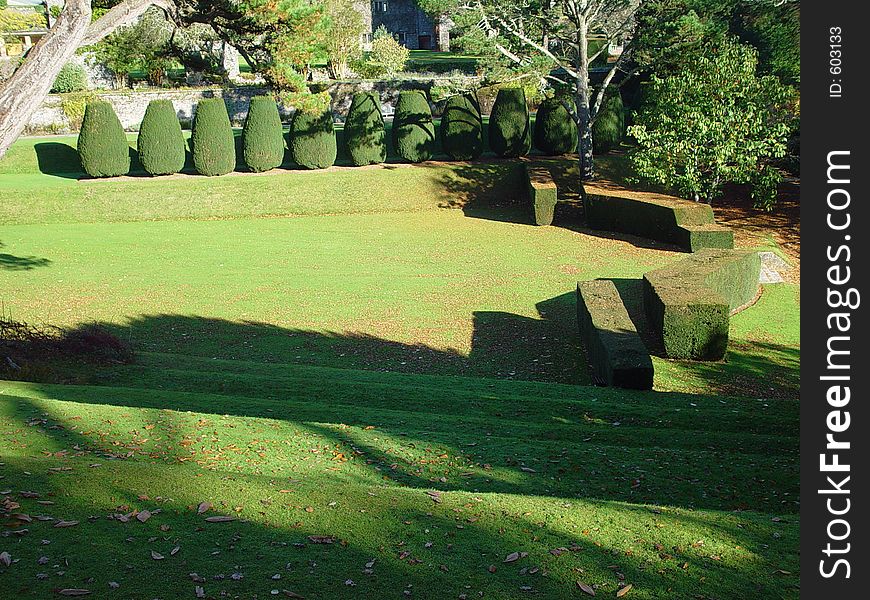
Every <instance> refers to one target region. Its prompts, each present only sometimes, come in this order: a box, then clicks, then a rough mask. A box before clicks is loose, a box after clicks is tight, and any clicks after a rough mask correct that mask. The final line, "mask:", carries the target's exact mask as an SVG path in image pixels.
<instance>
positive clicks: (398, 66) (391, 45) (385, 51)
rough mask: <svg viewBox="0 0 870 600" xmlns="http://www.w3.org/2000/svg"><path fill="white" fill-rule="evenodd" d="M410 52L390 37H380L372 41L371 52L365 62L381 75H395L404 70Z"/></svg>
mask: <svg viewBox="0 0 870 600" xmlns="http://www.w3.org/2000/svg"><path fill="white" fill-rule="evenodd" d="M410 55H411V52H410V50H408V49H407V48H405V47H404V46H402V45H401V44H400V43H399V42H397V41H396V40H395V39H394V38H393V36H391V35H380V36H378V37H376V38H375V39H374V40H373V41H372V51H371V52H370V53H369V56H368V60H367V61H366V62H368V63H369V65H370V66H371V67H372V68H373V69H375V70H376V71H378V72H379V73H380V74H382V75H395V74H396V73H398V72H399V71H402V70H403V69H404V68H405V64H406V63H407V62H408V57H409V56H410Z"/></svg>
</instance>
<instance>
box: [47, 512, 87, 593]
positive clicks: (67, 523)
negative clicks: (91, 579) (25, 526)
mask: <svg viewBox="0 0 870 600" xmlns="http://www.w3.org/2000/svg"><path fill="white" fill-rule="evenodd" d="M78 524H79V522H78V521H58V522H57V523H55V524H54V526H55V527H73V526H75V525H78ZM88 593H89V594H90V592H88Z"/></svg>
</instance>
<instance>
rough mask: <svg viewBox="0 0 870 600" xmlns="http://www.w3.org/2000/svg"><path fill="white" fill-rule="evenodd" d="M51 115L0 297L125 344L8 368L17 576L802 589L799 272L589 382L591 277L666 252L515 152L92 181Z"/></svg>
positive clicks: (339, 589)
mask: <svg viewBox="0 0 870 600" xmlns="http://www.w3.org/2000/svg"><path fill="white" fill-rule="evenodd" d="M49 141H50V142H53V143H59V144H61V145H68V144H69V143H71V142H72V139H59V140H58V139H53V140H45V139H42V140H33V139H30V140H22V141H20V142H19V143H18V144H16V145H15V146H14V147H13V149H12V151H11V152H10V154H9V156H7V157H6V158H5V159H3V160H2V161H0V193H2V194H3V199H4V202H3V203H2V204H0V215H2V216H0V223H2V225H0V243H2V244H3V247H2V248H0V300H2V302H3V306H4V310H5V312H6V314H7V315H10V314H11V316H13V317H14V318H18V319H22V320H27V321H30V322H45V323H52V324H57V325H62V326H65V327H71V328H75V327H78V326H81V325H84V324H86V323H90V322H99V323H102V324H104V325H106V326H107V327H109V328H110V329H111V330H112V331H113V332H114V333H115V334H116V335H118V336H119V337H121V338H122V339H124V340H128V341H129V342H130V343H131V344H132V345H133V346H134V348H135V349H136V351H137V357H136V361H135V362H134V363H133V364H131V365H116V366H108V367H107V366H99V367H97V366H95V365H83V366H82V365H68V364H64V365H60V364H58V365H56V366H55V367H54V368H51V369H48V370H47V371H46V370H44V369H43V370H39V371H33V372H27V371H26V365H25V373H24V374H25V376H29V379H31V381H30V382H13V381H0V456H2V458H0V491H2V492H4V494H3V495H2V497H0V503H5V504H0V507H3V508H0V510H4V509H5V512H4V513H0V514H5V516H4V517H0V518H2V519H3V520H4V521H5V523H4V524H6V525H9V527H6V528H4V535H3V537H0V552H3V551H6V552H9V554H10V557H11V559H12V561H13V562H12V564H11V565H10V566H9V567H4V566H2V565H0V597H6V596H9V597H16V598H17V597H22V598H45V597H52V596H54V595H56V594H57V593H58V591H59V590H62V589H71V588H72V589H75V588H80V589H87V590H89V591H90V592H91V595H90V597H98V598H103V597H105V598H142V599H146V600H147V599H152V598H181V597H196V593H197V591H196V588H197V586H200V587H202V593H203V594H204V595H205V596H206V597H213V598H218V597H234V598H265V597H272V596H273V595H277V596H278V597H294V596H292V595H291V594H297V595H299V596H304V597H306V598H328V599H331V598H393V597H395V598H405V597H412V598H414V597H416V598H460V597H465V598H475V597H481V595H482V597H484V598H522V597H527V596H530V597H541V598H577V597H583V596H584V592H583V591H582V589H581V588H580V587H579V585H578V582H581V583H582V584H583V585H584V586H585V585H589V586H593V587H594V588H595V589H596V590H597V594H598V595H599V596H603V597H613V596H615V594H616V592H617V589H619V586H621V585H626V584H631V585H632V588H631V589H630V590H629V591H628V593H627V594H626V596H625V597H627V598H648V599H653V598H656V599H657V598H725V597H733V598H755V597H764V598H796V597H797V595H798V533H799V526H798V475H797V473H798V442H797V432H798V426H797V423H798V421H797V419H798V406H797V389H798V388H797V386H798V363H799V337H798V320H799V304H798V286H796V285H792V284H777V285H771V286H765V290H764V294H763V295H762V297H761V299H760V301H759V303H758V304H756V305H755V306H753V307H752V308H750V309H749V310H746V311H744V312H742V313H740V314H739V315H737V316H736V317H735V318H734V319H733V321H732V344H731V348H730V351H729V355H728V358H727V360H726V361H725V362H723V363H711V364H706V363H691V362H685V363H676V362H671V361H664V360H662V359H658V358H656V359H654V360H655V366H656V391H653V392H645V393H639V392H625V391H621V390H612V389H605V388H596V387H591V386H589V376H588V373H587V372H586V368H585V358H584V357H583V355H582V351H581V350H580V348H579V342H578V339H577V334H576V320H575V318H576V317H575V310H576V306H575V303H574V298H573V288H574V286H575V284H576V281H577V280H578V279H587V278H595V277H609V278H616V279H618V280H619V281H620V282H631V281H633V280H635V279H636V278H638V277H640V276H641V275H642V273H643V272H645V271H647V270H650V269H652V268H655V267H657V266H660V265H664V264H666V263H668V262H670V261H673V260H678V259H679V258H680V257H681V255H680V254H679V253H677V252H674V251H672V249H670V248H667V247H660V246H653V247H648V245H647V244H645V243H644V242H642V241H641V240H636V239H631V238H625V239H611V238H607V237H602V236H600V235H598V234H595V233H594V232H590V231H588V230H587V229H585V228H584V227H583V224H582V220H580V219H579V218H578V217H577V216H576V214H575V212H573V211H572V210H570V207H567V206H566V207H563V208H564V210H562V208H560V211H561V212H560V213H559V215H558V218H557V225H558V226H556V227H550V228H537V227H534V226H531V225H529V215H528V211H527V210H526V209H525V207H524V206H523V204H522V202H523V199H524V196H523V191H522V188H521V187H520V185H519V182H520V181H521V179H520V178H519V175H520V174H521V168H522V167H521V166H520V165H517V164H516V163H514V162H510V161H492V160H484V161H479V162H477V163H471V164H447V163H431V164H428V165H421V166H417V167H409V166H403V165H388V166H386V167H376V168H369V169H349V168H348V169H343V168H338V169H334V170H332V171H330V172H322V173H307V172H301V171H297V170H293V169H292V166H290V167H289V168H287V169H281V170H276V171H275V172H272V173H268V174H265V175H247V174H237V175H233V176H228V177H223V178H216V179H206V178H203V177H198V176H193V175H181V176H177V177H171V178H159V179H149V178H145V177H130V178H127V179H124V180H110V181H89V180H79V179H78V177H80V174H77V172H76V171H75V170H74V169H73V170H71V171H69V172H67V174H66V175H63V174H62V173H61V170H60V169H59V165H63V164H66V163H65V162H64V160H63V158H62V155H63V153H65V152H67V151H65V150H62V149H58V148H56V147H55V148H54V150H53V152H55V155H54V158H53V159H52V160H50V161H48V162H46V159H45V157H43V164H42V167H43V171H40V165H39V152H38V151H37V149H36V145H37V144H39V143H47V142H49ZM44 171H47V172H44ZM397 182H400V183H401V185H397ZM444 205H450V206H463V207H464V208H463V209H445V208H439V206H444ZM267 217H268V218H267ZM623 285H627V286H628V287H630V285H628V284H627V283H626V284H623ZM3 368H4V369H6V366H5V365H4V366H3ZM3 376H5V377H7V378H11V377H12V375H11V373H10V371H8V370H4V371H0V377H3ZM203 502H206V503H208V505H204V506H203V508H204V511H203V512H202V513H201V514H199V513H198V511H197V508H198V507H199V506H200V503H203ZM16 504H17V505H19V506H14V505H16ZM145 510H147V511H149V513H150V515H151V516H148V513H146V514H145V515H142V517H141V521H140V520H139V519H137V518H136V514H137V511H145ZM12 513H15V514H18V516H17V517H12V516H10V515H11V514H12ZM22 515H23V516H22ZM215 516H228V517H232V518H233V519H234V520H232V521H226V522H209V521H206V518H208V517H215ZM60 521H63V523H61V524H62V525H66V523H68V522H77V523H76V524H74V525H69V526H56V525H58V523H59V522H60ZM24 529H26V530H27V532H26V533H24V534H21V531H22V530H24ZM309 536H314V537H313V538H312V537H309ZM317 536H320V537H317ZM46 542H48V543H46ZM318 542H321V543H318ZM323 542H325V543H323ZM513 553H517V554H516V555H515V556H514V555H513ZM514 558H516V559H515V560H513V559H514ZM506 560H507V562H506ZM191 573H195V574H196V576H195V577H193V576H191ZM200 579H202V580H203V581H199V580H200ZM110 583H112V585H111V586H110ZM115 584H117V589H115V588H114V585H115Z"/></svg>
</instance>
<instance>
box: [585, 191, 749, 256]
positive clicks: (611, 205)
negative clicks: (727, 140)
mask: <svg viewBox="0 0 870 600" xmlns="http://www.w3.org/2000/svg"><path fill="white" fill-rule="evenodd" d="M584 202H585V209H586V218H587V221H588V223H589V226H590V227H592V228H594V229H601V230H606V231H617V232H620V233H629V234H632V235H638V236H641V237H646V238H649V239H653V240H658V241H661V242H667V243H671V244H676V245H678V246H680V247H681V248H682V249H683V250H686V251H688V252H696V251H698V250H700V249H701V248H733V247H734V234H733V233H732V232H731V231H730V230H729V229H727V228H725V227H722V226H719V225H716V223H715V222H714V219H713V209H712V208H710V205H708V204H702V203H700V202H691V201H689V200H683V199H682V198H677V197H674V196H668V195H665V194H658V193H652V192H637V191H632V190H626V189H622V188H618V187H610V186H608V187H603V186H596V185H594V184H587V185H585V186H584Z"/></svg>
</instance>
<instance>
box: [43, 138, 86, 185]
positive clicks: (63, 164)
mask: <svg viewBox="0 0 870 600" xmlns="http://www.w3.org/2000/svg"><path fill="white" fill-rule="evenodd" d="M33 149H34V151H35V152H36V162H37V165H38V166H39V170H40V172H42V173H43V174H45V175H54V176H55V177H63V178H64V179H81V178H83V177H86V175H85V173H84V171H83V170H82V163H81V160H79V153H78V151H77V150H76V149H75V148H74V147H73V146H70V145H69V144H64V143H61V142H39V143H37V144H34V146H33Z"/></svg>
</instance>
